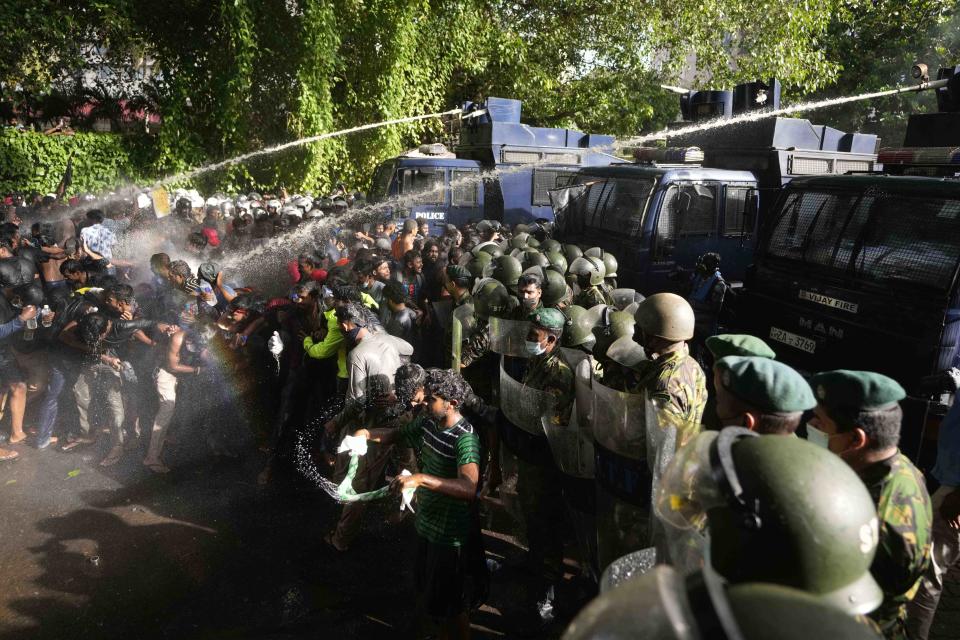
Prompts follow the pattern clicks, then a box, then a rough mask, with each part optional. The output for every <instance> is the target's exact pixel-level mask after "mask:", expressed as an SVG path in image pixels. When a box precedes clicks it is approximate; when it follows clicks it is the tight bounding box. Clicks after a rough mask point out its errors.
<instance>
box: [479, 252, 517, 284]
mask: <svg viewBox="0 0 960 640" xmlns="http://www.w3.org/2000/svg"><path fill="white" fill-rule="evenodd" d="M521 273H523V266H522V265H521V264H520V261H519V260H517V259H516V258H514V257H513V256H499V257H497V258H494V259H493V262H491V263H490V264H489V265H487V268H486V269H485V270H484V276H489V277H491V278H494V279H496V280H498V281H500V282H501V283H502V284H503V285H504V286H505V287H506V288H507V289H509V290H510V291H512V292H515V291H516V290H517V278H519V277H520V274H521Z"/></svg>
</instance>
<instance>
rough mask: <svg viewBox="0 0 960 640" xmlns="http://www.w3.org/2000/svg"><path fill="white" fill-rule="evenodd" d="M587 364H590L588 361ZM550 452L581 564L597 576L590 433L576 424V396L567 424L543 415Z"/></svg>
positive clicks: (595, 506)
mask: <svg viewBox="0 0 960 640" xmlns="http://www.w3.org/2000/svg"><path fill="white" fill-rule="evenodd" d="M588 366H589V365H588ZM541 421H542V422H543V430H544V432H545V433H546V434H547V442H548V443H549V444H550V453H551V455H552V456H553V461H554V464H556V466H557V469H559V470H560V473H561V477H562V481H561V482H562V489H563V502H564V505H565V506H566V510H567V514H568V515H569V517H570V522H571V523H572V524H573V531H574V535H575V536H576V539H577V547H578V548H579V550H580V562H581V568H582V569H583V572H584V574H585V575H590V576H593V577H594V579H596V575H597V570H596V564H597V500H596V490H595V489H594V482H593V464H594V461H593V458H594V450H593V435H592V434H591V432H590V428H589V426H588V425H583V426H581V425H580V424H578V418H577V406H576V400H574V406H573V410H572V411H571V412H570V424H568V425H560V424H555V421H554V420H552V419H551V418H550V416H543V417H542V418H541Z"/></svg>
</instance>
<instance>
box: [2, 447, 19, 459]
mask: <svg viewBox="0 0 960 640" xmlns="http://www.w3.org/2000/svg"><path fill="white" fill-rule="evenodd" d="M19 457H20V454H19V453H17V452H16V451H11V450H10V449H0V461H2V460H16V459H17V458H19Z"/></svg>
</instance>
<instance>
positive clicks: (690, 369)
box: [634, 293, 707, 448]
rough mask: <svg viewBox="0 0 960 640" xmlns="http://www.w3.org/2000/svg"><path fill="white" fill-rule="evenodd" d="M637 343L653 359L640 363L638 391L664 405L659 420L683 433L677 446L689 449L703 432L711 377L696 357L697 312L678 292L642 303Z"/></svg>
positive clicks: (638, 312) (638, 318)
mask: <svg viewBox="0 0 960 640" xmlns="http://www.w3.org/2000/svg"><path fill="white" fill-rule="evenodd" d="M634 317H635V319H636V333H635V334H634V340H636V341H637V342H638V343H639V344H640V346H642V347H643V349H644V351H645V352H646V355H647V357H648V358H650V360H649V361H646V362H643V363H641V364H640V365H639V370H638V383H637V387H636V389H637V392H638V393H639V392H646V393H647V394H648V396H649V398H650V399H651V400H654V401H656V402H658V403H659V404H660V407H659V408H660V412H659V416H660V417H661V418H663V419H665V420H670V421H671V422H672V423H673V426H674V427H676V429H677V440H676V446H677V447H678V448H679V447H681V446H683V445H684V444H685V443H686V442H687V441H689V440H690V438H691V437H692V436H693V435H694V434H696V433H697V431H699V429H700V421H701V419H702V418H703V408H704V405H705V404H706V401H707V390H706V379H705V378H704V375H703V371H702V370H701V369H700V365H699V364H697V361H696V360H694V359H693V358H691V357H690V351H689V349H688V347H687V341H688V340H690V339H691V338H693V327H694V316H693V309H691V308H690V305H689V304H688V303H687V301H686V300H684V299H683V298H681V297H680V296H678V295H675V294H673V293H658V294H655V295H652V296H650V297H649V298H647V299H645V300H644V301H643V302H641V303H640V304H639V306H638V307H637V312H636V315H635V316H634Z"/></svg>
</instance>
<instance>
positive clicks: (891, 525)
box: [858, 451, 933, 639]
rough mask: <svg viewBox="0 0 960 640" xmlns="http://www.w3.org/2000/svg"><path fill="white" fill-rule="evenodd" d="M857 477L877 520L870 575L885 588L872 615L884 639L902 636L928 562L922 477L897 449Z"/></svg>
mask: <svg viewBox="0 0 960 640" xmlns="http://www.w3.org/2000/svg"><path fill="white" fill-rule="evenodd" d="M858 475H859V476H860V479H861V480H863V483H864V484H865V485H866V486H867V490H869V491H870V496H871V497H872V498H873V500H874V503H876V505H877V515H878V516H879V518H880V544H879V546H878V547H877V554H876V556H875V557H874V559H873V564H872V565H871V566H870V573H871V574H872V575H873V577H874V579H875V580H876V581H877V583H878V584H879V585H880V588H881V589H883V603H881V605H880V607H879V608H878V609H877V610H876V611H873V612H872V613H871V614H870V618H871V619H873V620H874V621H875V622H876V623H877V625H878V626H879V627H880V630H881V631H882V632H883V635H884V637H885V638H897V639H900V638H906V629H905V627H904V622H905V620H906V610H907V602H909V601H910V600H911V599H913V596H914V595H915V594H916V592H917V589H918V588H919V582H920V578H921V576H922V575H923V572H924V571H925V570H926V568H927V565H928V563H929V562H930V546H929V544H930V529H931V526H932V524H933V508H932V506H931V502H930V496H929V494H928V493H927V489H926V486H925V485H924V481H923V475H921V473H920V471H919V470H917V468H916V467H915V466H913V463H912V462H910V460H908V459H907V457H906V456H905V455H903V454H902V453H900V452H899V451H898V452H897V453H895V454H894V455H893V456H891V457H889V458H887V459H886V460H882V461H880V462H875V463H874V464H872V465H870V466H869V467H867V468H866V469H863V470H861V471H860V472H859V473H858Z"/></svg>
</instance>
